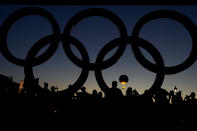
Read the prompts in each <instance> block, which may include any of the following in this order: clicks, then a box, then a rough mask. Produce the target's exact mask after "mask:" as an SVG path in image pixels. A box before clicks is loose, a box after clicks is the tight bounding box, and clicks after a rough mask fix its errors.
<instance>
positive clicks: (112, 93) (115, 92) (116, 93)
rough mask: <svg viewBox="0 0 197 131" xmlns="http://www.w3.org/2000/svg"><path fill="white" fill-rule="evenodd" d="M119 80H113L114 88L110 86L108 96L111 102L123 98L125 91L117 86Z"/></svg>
mask: <svg viewBox="0 0 197 131" xmlns="http://www.w3.org/2000/svg"><path fill="white" fill-rule="evenodd" d="M117 85H118V84H117V82H116V81H113V82H112V88H109V93H108V97H107V99H108V100H109V102H112V103H114V102H120V101H121V100H122V99H123V96H124V95H123V93H122V91H121V90H120V89H119V88H117Z"/></svg>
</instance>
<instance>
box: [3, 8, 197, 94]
mask: <svg viewBox="0 0 197 131" xmlns="http://www.w3.org/2000/svg"><path fill="white" fill-rule="evenodd" d="M27 15H39V16H42V17H44V18H46V19H48V20H49V22H50V23H51V25H52V28H53V34H51V35H48V36H45V37H43V38H42V39H40V40H38V42H36V44H35V45H34V46H33V47H32V48H31V49H30V50H29V52H28V54H27V56H26V59H25V60H22V59H18V58H16V57H15V56H13V55H12V54H11V53H10V51H9V49H8V46H7V34H8V31H9V29H10V27H11V26H12V24H13V23H14V22H15V21H16V20H18V19H19V18H22V17H24V16H27ZM91 16H101V17H104V18H106V19H108V20H110V21H111V22H112V23H113V24H115V25H116V26H117V28H118V30H119V32H120V37H119V38H116V39H114V40H112V41H110V42H109V43H107V44H106V45H105V46H104V47H103V48H102V49H101V51H100V52H99V54H98V56H97V58H96V62H95V63H90V60H89V55H88V52H87V50H86V49H85V47H84V45H83V44H82V43H81V42H80V41H79V40H77V39H76V38H74V37H73V36H70V32H71V30H72V27H73V26H75V25H76V24H77V23H78V22H79V21H81V20H83V19H85V18H87V17H91ZM158 18H169V19H172V20H175V21H178V22H179V23H181V24H182V25H183V26H184V27H185V28H186V29H187V30H188V31H189V33H190V35H191V38H192V51H191V53H190V56H189V57H188V59H187V60H185V61H184V62H183V63H182V64H180V65H177V66H172V67H165V64H164V61H163V58H162V56H161V54H160V52H159V51H158V50H157V49H156V48H155V47H154V46H153V45H152V44H151V43H150V42H148V41H146V40H144V39H142V38H140V37H139V33H140V30H141V28H142V27H143V25H144V24H146V23H147V22H149V21H151V20H154V19H158ZM196 34H197V30H196V25H195V24H194V23H193V22H192V21H191V20H190V19H189V18H188V17H186V16H184V15H182V14H180V13H178V12H176V11H170V10H158V11H153V12H151V13H149V14H146V15H145V16H143V17H142V18H141V19H140V20H139V21H138V22H137V24H136V25H135V27H134V30H133V32H132V35H131V36H128V34H127V31H126V28H125V25H124V23H123V22H122V21H121V19H120V18H119V17H118V16H117V15H115V14H114V13H112V12H111V11H108V10H105V9H98V8H94V9H86V10H83V11H81V12H79V13H78V14H76V15H75V16H73V17H72V18H71V19H70V20H69V22H68V23H67V25H66V26H65V28H64V32H63V34H60V29H59V25H58V23H57V22H56V20H55V19H54V17H53V16H52V15H51V14H50V13H49V12H48V11H45V10H43V9H41V8H36V7H30V8H23V9H20V10H18V11H16V12H15V13H13V14H11V15H10V16H9V17H8V18H7V19H6V20H5V21H4V22H3V24H2V26H1V28H0V51H1V53H2V55H3V56H4V57H5V58H6V59H7V60H8V61H10V62H11V63H13V64H16V65H18V66H23V67H24V73H25V77H26V78H28V79H30V80H34V75H33V67H34V66H37V65H40V64H42V63H44V62H46V61H47V60H48V59H50V58H51V57H52V56H53V54H54V53H55V52H56V50H57V48H58V45H59V43H60V42H61V41H62V43H63V48H64V52H65V54H66V55H67V57H68V58H69V59H70V60H71V61H72V62H73V63H74V64H75V65H77V66H78V67H80V68H82V72H81V74H80V76H79V78H78V80H77V81H76V82H75V83H74V84H73V86H72V89H70V90H72V91H73V92H75V91H77V90H78V89H79V88H80V87H81V86H83V84H84V83H85V82H86V80H87V78H88V74H89V71H90V70H93V71H95V76H96V80H97V83H98V85H99V86H100V88H101V90H102V91H104V92H105V93H108V92H109V86H108V85H107V84H106V83H105V81H104V79H103V76H102V70H103V69H107V68H109V67H111V66H112V65H114V64H115V63H117V61H118V60H119V59H120V58H121V56H122V55H123V53H124V51H125V49H126V46H127V44H129V45H130V46H131V48H132V50H133V53H134V56H135V58H136V60H137V61H138V62H139V63H140V64H141V65H142V66H143V67H144V68H146V69H148V70H149V71H151V72H154V73H156V78H155V81H154V83H153V85H152V86H151V87H150V89H149V90H150V91H152V92H154V91H155V90H157V89H159V88H160V87H161V86H162V83H163V81H164V77H165V75H166V74H168V75H169V74H175V73H178V72H181V71H183V70H185V69H187V68H189V67H190V66H191V65H192V64H193V63H194V62H195V60H196V58H197V45H196V42H197V37H196V36H195V35H196ZM48 44H50V46H49V48H48V49H47V50H46V52H44V53H43V54H42V55H40V56H38V57H36V55H37V54H38V52H39V51H40V50H41V49H42V48H43V47H45V46H46V45H48ZM70 44H73V45H74V46H75V47H76V48H77V49H78V50H79V52H80V54H81V56H82V60H80V59H79V58H78V57H76V56H75V54H74V53H73V52H72V50H71V47H70ZM115 47H119V48H118V50H117V51H116V52H115V54H114V55H113V56H112V57H110V58H109V59H108V60H105V61H104V58H105V56H106V55H107V53H108V52H109V51H111V50H112V49H114V48H115ZM140 47H141V48H144V49H145V50H147V51H148V53H150V55H151V56H152V57H153V59H154V61H155V64H153V63H151V62H150V61H148V60H147V59H146V58H145V57H144V56H143V54H142V53H141V51H140V49H139V48H140Z"/></svg>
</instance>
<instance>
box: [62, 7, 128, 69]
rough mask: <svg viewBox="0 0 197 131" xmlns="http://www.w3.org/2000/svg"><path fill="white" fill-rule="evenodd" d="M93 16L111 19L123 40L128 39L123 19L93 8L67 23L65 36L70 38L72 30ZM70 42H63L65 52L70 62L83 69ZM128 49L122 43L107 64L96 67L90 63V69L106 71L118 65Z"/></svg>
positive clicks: (109, 12)
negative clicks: (117, 62) (115, 64)
mask: <svg viewBox="0 0 197 131" xmlns="http://www.w3.org/2000/svg"><path fill="white" fill-rule="evenodd" d="M91 16H101V17H104V18H107V19H109V20H110V21H111V22H113V23H114V24H115V25H116V26H117V27H118V29H119V32H120V36H121V37H122V38H126V37H127V31H126V28H125V26H124V24H123V22H122V21H121V19H120V18H119V17H118V16H117V15H115V14H114V13H112V12H111V11H108V10H105V9H99V8H93V9H87V10H83V11H81V12H79V13H78V14H76V15H75V16H73V17H72V18H71V19H70V20H69V22H68V23H67V25H66V27H65V29H64V34H63V36H64V37H65V38H66V37H67V36H70V32H71V30H72V28H73V27H74V26H75V25H76V24H77V23H78V22H79V21H81V20H83V19H85V18H87V17H91ZM68 42H69V41H67V39H64V40H63V43H64V44H63V47H64V51H65V53H66V54H67V56H68V57H69V58H70V60H71V61H72V62H73V63H75V64H76V65H77V66H79V67H82V61H81V60H80V59H79V58H77V57H76V56H75V55H74V54H73V52H72V50H71V48H70V46H69V44H67V43H68ZM125 48H126V43H125V42H124V41H122V43H121V44H120V45H119V48H118V50H117V51H116V53H115V54H114V56H112V57H111V58H109V59H108V60H106V61H105V62H103V64H102V65H99V66H98V65H96V63H89V65H88V67H89V69H90V70H95V69H96V68H101V69H105V68H108V67H110V66H111V65H113V64H114V63H116V61H117V60H118V59H119V58H120V57H121V56H122V54H123V53H124V50H125Z"/></svg>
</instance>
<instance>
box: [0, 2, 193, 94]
mask: <svg viewBox="0 0 197 131" xmlns="http://www.w3.org/2000/svg"><path fill="white" fill-rule="evenodd" d="M22 7H29V6H28V5H24V6H20V5H13V6H12V5H0V24H1V23H2V22H3V21H4V20H5V19H6V18H7V17H8V16H9V15H10V14H11V13H13V12H14V11H16V10H18V9H20V8H22ZM36 7H41V8H43V9H46V10H47V11H49V12H50V13H51V14H53V16H54V17H55V19H56V20H57V22H58V23H59V25H60V29H61V32H63V30H64V27H65V25H66V24H67V22H68V20H69V19H70V18H71V17H72V16H73V15H75V14H76V13H78V12H80V11H82V10H84V9H87V8H105V9H108V10H110V11H112V12H114V13H115V14H116V15H118V16H119V17H120V18H121V19H122V21H123V22H124V24H125V26H126V28H127V32H128V34H129V35H130V34H131V32H132V30H133V28H134V26H135V24H136V23H137V21H138V20H139V19H140V18H141V17H142V16H143V15H145V14H147V13H149V12H151V11H154V10H158V9H170V10H175V11H178V12H180V13H182V14H184V15H186V16H187V17H189V18H190V19H192V21H193V22H194V23H195V24H197V16H196V13H197V6H36ZM51 33H52V28H51V26H50V23H49V22H48V21H47V20H46V19H44V18H42V17H40V16H26V17H24V18H22V19H20V20H18V21H17V22H16V23H15V24H14V25H13V26H12V28H11V30H10V31H9V34H8V47H9V49H10V51H11V52H12V53H13V55H15V56H17V57H19V58H23V59H24V58H25V56H26V54H27V52H28V50H29V49H30V48H31V46H33V45H34V43H36V42H37V41H38V40H39V39H41V38H43V37H44V36H46V35H49V34H51ZM71 34H72V36H74V37H75V38H77V39H78V40H80V41H81V42H82V43H83V45H84V46H85V47H86V49H87V51H88V53H89V56H90V59H91V62H95V59H96V56H97V55H98V53H99V51H100V50H101V49H102V47H103V46H104V45H105V44H106V43H108V42H109V41H111V40H113V39H115V38H117V37H119V35H120V34H119V32H118V29H117V28H116V26H115V25H113V24H112V22H110V21H109V20H107V19H104V18H101V17H90V18H87V19H84V20H82V21H81V22H80V23H78V24H77V25H76V26H75V27H74V28H73V30H72V33H71ZM140 36H141V37H142V38H144V39H145V40H147V41H149V42H151V43H152V44H153V45H154V46H155V47H156V48H157V49H158V50H159V51H160V52H161V54H162V56H163V59H164V61H165V64H166V65H167V66H174V65H177V64H180V63H182V62H183V61H184V60H185V59H186V58H187V57H188V56H189V54H190V51H191V47H192V43H191V37H190V35H189V33H188V32H187V30H186V29H185V28H184V27H183V26H182V25H181V24H179V23H177V22H175V21H173V20H169V19H158V20H154V21H151V22H149V23H147V24H146V25H145V26H144V27H143V28H142V30H141V33H140ZM0 44H1V43H0ZM72 49H73V51H74V52H75V53H76V55H77V56H78V57H80V58H81V56H80V55H79V53H78V51H77V50H76V49H75V48H74V47H73V48H72ZM42 51H44V50H42ZM114 51H115V49H114V50H113V51H112V53H109V55H108V56H107V57H109V56H111V55H112V54H113V52H114ZM143 53H144V54H145V56H146V57H147V58H148V59H150V60H151V58H150V56H149V54H148V53H147V52H146V51H143ZM0 65H1V68H0V73H1V74H4V75H7V76H13V77H14V80H15V81H17V82H19V81H20V80H22V79H23V78H24V71H23V68H22V67H18V66H16V65H13V64H12V63H9V62H8V61H7V60H6V59H5V58H4V57H3V56H2V55H1V54H0ZM80 72H81V69H80V68H79V67H77V66H76V65H74V64H73V63H72V62H71V61H70V60H69V59H68V57H67V56H66V55H65V53H64V51H63V48H62V45H61V44H60V46H59V48H58V50H57V52H56V53H55V54H54V56H53V57H52V58H51V59H50V60H48V61H47V62H45V63H44V64H42V65H40V66H38V67H35V68H34V75H35V77H39V78H40V85H43V82H44V81H46V82H49V84H50V86H51V85H55V86H56V85H57V86H58V87H59V89H60V90H61V89H65V88H67V86H68V85H69V84H72V83H74V82H75V81H76V80H77V78H78V76H79V74H80ZM196 73H197V63H195V64H193V65H192V66H191V67H190V68H189V69H187V70H185V71H183V72H181V73H178V74H174V75H167V76H166V77H165V81H164V83H163V86H162V88H164V89H167V90H168V91H169V90H171V89H173V88H174V86H175V85H176V86H177V88H178V89H180V90H182V92H183V93H184V94H188V93H190V92H191V91H195V92H197V88H196V85H197V78H196ZM122 74H126V75H128V76H129V78H130V80H129V82H128V84H127V85H126V86H127V87H129V86H131V87H133V88H135V89H137V90H138V91H139V92H140V93H142V92H143V91H144V90H145V89H148V88H150V86H151V85H152V83H153V81H154V79H155V74H154V73H152V72H150V71H148V70H146V69H145V68H143V67H142V66H141V65H140V64H139V63H138V62H137V60H136V59H135V58H134V55H133V52H132V50H131V48H130V47H129V46H128V47H127V49H126V50H125V53H124V54H123V56H122V57H121V59H120V60H119V61H118V63H116V64H114V65H113V66H112V67H110V68H108V69H106V70H104V71H103V76H104V79H105V80H106V82H107V84H108V85H111V82H112V81H113V80H117V81H118V78H119V76H120V75H122ZM84 86H86V87H87V89H88V90H89V91H92V90H93V89H97V90H100V89H99V87H98V85H97V82H96V80H95V77H94V72H90V74H89V77H88V80H87V82H86V83H85V85H84ZM119 87H121V85H120V84H119Z"/></svg>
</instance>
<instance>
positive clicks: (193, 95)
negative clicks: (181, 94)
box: [190, 92, 196, 100]
mask: <svg viewBox="0 0 197 131" xmlns="http://www.w3.org/2000/svg"><path fill="white" fill-rule="evenodd" d="M190 96H191V99H192V100H194V99H195V96H196V94H195V92H192V93H191V95H190Z"/></svg>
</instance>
